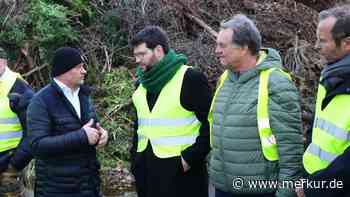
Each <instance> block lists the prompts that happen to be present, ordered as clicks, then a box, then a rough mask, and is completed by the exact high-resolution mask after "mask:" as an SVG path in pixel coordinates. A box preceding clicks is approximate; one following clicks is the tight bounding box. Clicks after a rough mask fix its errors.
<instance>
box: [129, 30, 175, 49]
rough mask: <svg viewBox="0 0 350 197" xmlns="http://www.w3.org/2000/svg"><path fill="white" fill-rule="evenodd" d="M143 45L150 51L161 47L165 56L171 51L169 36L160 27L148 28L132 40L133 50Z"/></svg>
mask: <svg viewBox="0 0 350 197" xmlns="http://www.w3.org/2000/svg"><path fill="white" fill-rule="evenodd" d="M142 43H145V44H146V47H147V48H150V49H154V48H156V46H158V45H160V46H161V47H162V48H163V50H164V53H165V54H167V53H168V51H169V41H168V36H167V34H166V33H165V31H164V30H163V29H162V28H160V27H159V26H146V27H145V28H144V29H142V30H141V31H140V32H138V33H137V34H136V35H135V37H134V38H133V39H132V40H131V46H132V48H135V47H137V46H138V45H140V44H142Z"/></svg>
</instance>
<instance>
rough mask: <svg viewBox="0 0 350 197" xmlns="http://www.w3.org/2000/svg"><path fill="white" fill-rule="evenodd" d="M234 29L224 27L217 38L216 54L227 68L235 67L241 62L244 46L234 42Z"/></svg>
mask: <svg viewBox="0 0 350 197" xmlns="http://www.w3.org/2000/svg"><path fill="white" fill-rule="evenodd" d="M232 36H233V31H232V29H223V30H221V31H220V32H219V34H218V36H217V40H216V48H215V54H216V56H217V57H218V58H219V60H220V63H221V64H222V65H223V66H225V67H226V68H233V69H234V68H235V66H237V65H238V64H239V62H241V58H242V48H241V47H239V46H235V45H234V44H233V43H232Z"/></svg>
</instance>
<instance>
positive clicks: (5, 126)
mask: <svg viewBox="0 0 350 197" xmlns="http://www.w3.org/2000/svg"><path fill="white" fill-rule="evenodd" d="M6 72H8V73H7V74H6V75H4V76H3V77H4V78H3V79H2V80H0V152H4V151H7V150H10V149H13V148H16V147H17V145H18V144H19V142H20V140H21V138H22V125H21V123H20V121H19V119H18V117H17V114H16V113H14V112H13V111H12V110H11V108H10V100H9V98H8V94H9V92H10V90H11V88H12V86H13V85H14V83H15V82H16V79H17V78H19V77H20V75H19V74H18V73H15V72H13V71H11V70H10V69H8V70H7V71H6Z"/></svg>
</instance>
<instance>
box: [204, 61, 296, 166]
mask: <svg viewBox="0 0 350 197" xmlns="http://www.w3.org/2000/svg"><path fill="white" fill-rule="evenodd" d="M275 69H276V68H270V69H267V70H263V71H261V72H260V76H259V93H258V94H259V95H258V104H257V121H258V131H259V137H260V142H261V146H262V152H263V155H264V157H265V158H266V159H267V160H270V161H276V160H278V159H279V157H278V149H277V143H276V138H275V136H274V135H273V132H272V129H271V127H270V119H269V110H268V100H269V92H268V82H269V76H270V74H271V72H272V71H273V70H275ZM280 72H282V73H283V74H285V75H287V77H288V78H289V79H291V78H290V76H289V75H288V74H287V73H285V72H284V71H282V70H280ZM227 76H228V71H227V70H226V71H225V72H224V73H223V74H222V75H221V77H220V79H219V84H218V87H217V89H216V91H215V94H214V97H213V101H212V104H211V107H210V111H209V116H208V120H209V124H210V133H212V132H211V129H212V125H213V113H212V110H213V106H214V104H215V99H216V96H217V94H218V92H219V90H220V89H221V87H222V86H223V85H224V81H225V79H226V78H227ZM210 145H211V146H212V134H210Z"/></svg>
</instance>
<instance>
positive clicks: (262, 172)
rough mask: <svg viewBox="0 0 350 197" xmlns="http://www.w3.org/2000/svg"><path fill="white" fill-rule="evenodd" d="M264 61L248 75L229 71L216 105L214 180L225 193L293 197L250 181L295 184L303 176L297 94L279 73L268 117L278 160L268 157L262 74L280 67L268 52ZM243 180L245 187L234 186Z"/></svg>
mask: <svg viewBox="0 0 350 197" xmlns="http://www.w3.org/2000/svg"><path fill="white" fill-rule="evenodd" d="M264 52H265V53H267V56H266V58H265V59H264V60H263V61H262V62H261V63H260V64H258V65H257V66H256V68H254V69H251V70H249V71H247V72H244V73H240V75H239V77H238V76H237V74H235V73H233V72H231V71H229V74H228V77H227V78H226V80H225V81H224V85H223V86H222V88H221V89H220V90H219V92H218V94H217V97H216V99H215V103H214V106H213V127H212V140H213V141H212V145H213V147H212V152H211V159H210V166H209V174H210V180H211V182H212V183H213V184H214V186H215V187H216V188H217V189H219V190H222V191H226V192H231V193H237V194H262V193H273V192H276V196H278V197H282V196H283V197H285V196H294V192H293V191H291V190H286V189H278V190H277V189H276V188H266V189H264V188H255V189H254V188H250V187H249V183H248V181H251V180H296V179H298V178H300V176H301V169H302V154H303V151H304V148H303V138H302V127H301V112H300V101H299V96H298V93H297V90H296V88H295V86H294V85H293V82H292V81H290V80H289V79H288V78H287V77H286V75H284V74H283V73H282V72H280V71H278V70H275V71H273V72H272V73H271V74H270V77H269V118H270V125H271V128H272V131H273V134H274V135H275V137H276V140H277V144H278V151H279V161H275V162H271V161H268V160H266V159H265V158H264V156H263V153H262V148H261V143H260V138H259V134H258V128H257V117H256V114H257V111H256V110H257V101H258V86H259V73H260V71H262V70H265V69H268V68H272V67H279V68H281V64H282V63H281V58H280V56H279V54H278V52H277V51H275V50H273V49H264ZM237 178H240V179H242V180H243V182H244V185H243V188H240V189H235V188H234V187H233V186H232V184H233V183H232V182H233V180H234V179H237Z"/></svg>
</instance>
